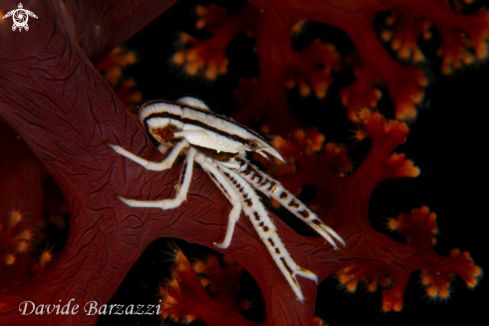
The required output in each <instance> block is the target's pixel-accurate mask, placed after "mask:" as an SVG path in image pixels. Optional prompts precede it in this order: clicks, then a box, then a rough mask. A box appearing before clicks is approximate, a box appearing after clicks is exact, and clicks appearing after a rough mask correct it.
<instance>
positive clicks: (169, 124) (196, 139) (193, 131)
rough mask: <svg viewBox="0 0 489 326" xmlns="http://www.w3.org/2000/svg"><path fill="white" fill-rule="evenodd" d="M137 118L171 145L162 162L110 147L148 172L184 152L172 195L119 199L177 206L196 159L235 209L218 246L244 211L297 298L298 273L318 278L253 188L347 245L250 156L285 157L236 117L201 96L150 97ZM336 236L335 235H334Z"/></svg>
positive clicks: (163, 167) (168, 164)
mask: <svg viewBox="0 0 489 326" xmlns="http://www.w3.org/2000/svg"><path fill="white" fill-rule="evenodd" d="M139 119H140V121H141V123H142V125H143V126H144V127H145V128H146V129H147V130H148V132H149V133H150V134H151V135H152V136H153V137H154V138H155V139H156V140H157V141H158V142H160V144H162V145H163V146H165V147H169V148H171V150H170V151H169V153H168V154H167V156H166V158H165V159H164V160H163V161H162V162H158V163H156V162H150V161H147V160H145V159H143V158H141V157H139V156H136V155H134V154H132V153H130V152H128V151H127V150H125V149H123V148H122V147H120V146H116V145H110V146H111V147H112V148H113V149H114V150H115V151H116V152H117V153H118V154H120V155H122V156H124V157H126V158H128V159H130V160H132V161H134V162H136V163H138V164H140V165H142V166H143V167H144V168H145V169H147V170H153V171H163V170H166V169H170V168H171V167H172V166H173V163H174V162H175V160H176V159H177V157H178V156H179V155H180V154H184V155H185V156H186V158H185V161H184V163H183V168H182V172H181V176H180V180H179V184H178V186H177V189H178V190H177V193H176V196H175V198H174V199H163V200H155V201H141V200H135V199H126V198H123V197H119V199H120V200H121V201H123V202H124V203H126V204H127V205H128V206H130V207H155V208H161V209H163V210H166V209H173V208H176V207H179V206H180V205H181V204H182V203H183V202H184V201H185V200H186V198H187V193H188V189H189V186H190V181H191V179H192V172H193V168H194V162H197V163H198V164H199V165H200V166H201V167H202V169H204V171H205V172H207V174H208V175H209V177H210V178H211V179H212V181H214V183H215V184H216V186H217V187H218V188H219V189H220V190H221V191H222V193H223V194H224V195H225V196H226V198H227V199H228V201H229V202H230V203H231V205H232V206H233V208H232V209H231V212H230V214H229V222H228V227H227V231H226V235H225V237H224V239H223V241H222V242H221V243H214V245H215V246H216V247H219V248H227V247H228V246H229V244H230V243H231V240H232V236H233V232H234V227H235V225H236V222H237V221H238V219H239V216H240V214H241V211H243V212H244V213H245V215H246V216H248V217H249V219H250V221H251V223H252V224H253V227H254V228H255V230H256V232H257V233H258V235H259V236H260V239H261V240H262V241H263V243H264V244H265V246H266V247H267V249H268V251H269V253H270V255H271V256H272V258H273V260H274V261H275V262H276V264H277V266H278V268H279V269H280V271H281V272H282V274H283V275H284V276H285V278H286V279H287V282H288V283H289V284H290V286H291V288H292V290H293V291H294V293H295V294H296V295H297V297H298V298H299V300H301V301H303V300H304V297H303V295H302V291H301V289H300V286H299V283H298V282H297V279H296V276H297V275H300V276H302V277H305V278H308V279H310V280H313V281H316V282H317V276H316V275H315V274H314V273H313V272H311V271H309V270H307V269H304V268H302V267H300V266H299V265H297V264H296V263H295V261H294V260H293V259H292V257H291V256H290V254H289V252H288V251H287V249H286V248H285V245H284V244H283V242H282V240H281V239H280V237H279V235H278V234H277V229H276V227H275V225H274V224H273V221H272V220H271V219H270V217H269V216H268V212H267V211H266V209H265V206H264V205H263V203H262V202H261V201H260V197H259V196H258V195H257V194H256V192H255V190H259V191H261V192H262V193H263V194H265V195H266V196H268V197H272V198H273V199H275V200H276V201H278V202H279V203H280V204H281V205H282V206H284V207H285V208H287V209H288V210H289V211H290V212H292V213H293V214H294V215H295V216H297V217H298V218H299V219H301V220H302V221H304V222H305V223H306V224H307V225H309V226H310V227H311V228H313V229H314V230H315V231H316V232H318V233H319V234H320V235H321V236H322V237H323V238H324V239H326V240H327V241H328V242H329V243H330V244H331V245H332V246H333V247H334V248H335V249H338V246H337V245H336V242H335V241H334V239H336V240H337V241H339V242H340V243H341V244H343V246H344V245H345V242H344V241H343V239H342V238H341V237H340V236H339V235H338V234H337V233H336V232H335V231H334V230H333V229H331V228H330V227H329V226H328V225H326V224H325V223H324V222H322V221H321V220H320V219H319V218H318V217H317V216H316V214H314V213H313V212H312V211H311V210H310V209H309V208H308V207H307V206H306V205H305V204H303V203H302V202H301V201H300V200H299V199H297V198H296V197H295V196H293V195H292V194H291V193H290V192H288V191H287V190H286V189H284V187H283V186H282V185H281V184H280V182H278V181H277V180H274V179H273V178H271V177H270V176H268V175H266V174H265V173H264V172H262V171H260V170H259V169H258V168H257V167H255V166H254V165H252V164H251V163H250V162H249V161H248V160H247V159H246V155H245V154H246V152H247V151H255V152H257V153H259V154H260V155H262V156H264V157H265V158H268V155H270V156H273V157H275V158H276V159H278V160H280V161H282V162H283V161H284V160H283V158H282V156H281V155H280V154H279V153H278V152H277V151H276V150H275V149H274V148H273V147H271V146H270V145H269V144H268V143H267V142H266V141H265V139H263V138H262V137H261V136H260V135H258V134H256V133H255V132H253V131H251V130H249V129H248V128H246V127H244V126H241V125H239V124H238V123H236V122H235V121H233V120H231V119H228V118H226V117H224V116H221V115H218V114H215V113H213V112H211V111H210V109H209V108H208V107H207V106H206V105H205V104H204V103H203V102H202V101H200V100H199V99H196V98H194V97H188V96H187V97H183V98H180V99H178V100H177V101H175V102H169V101H163V100H160V101H150V102H147V103H145V104H144V105H143V106H142V107H141V109H140V111H139ZM333 238H334V239H333Z"/></svg>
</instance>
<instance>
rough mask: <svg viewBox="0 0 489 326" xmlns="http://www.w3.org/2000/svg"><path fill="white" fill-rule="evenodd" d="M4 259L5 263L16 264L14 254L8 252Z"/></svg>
mask: <svg viewBox="0 0 489 326" xmlns="http://www.w3.org/2000/svg"><path fill="white" fill-rule="evenodd" d="M3 261H4V263H5V265H9V266H12V265H13V264H15V256H14V255H12V254H6V255H5V256H4V257H3Z"/></svg>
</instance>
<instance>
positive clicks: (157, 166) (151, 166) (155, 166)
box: [109, 139, 189, 171]
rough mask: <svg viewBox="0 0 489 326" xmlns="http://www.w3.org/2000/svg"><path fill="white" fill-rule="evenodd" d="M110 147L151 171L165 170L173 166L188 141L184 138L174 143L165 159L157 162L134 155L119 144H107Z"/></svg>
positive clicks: (187, 144)
mask: <svg viewBox="0 0 489 326" xmlns="http://www.w3.org/2000/svg"><path fill="white" fill-rule="evenodd" d="M109 146H110V147H112V149H113V150H114V151H115V152H116V153H118V154H120V155H122V156H125V157H127V158H128V159H130V160H131V161H134V162H136V163H138V164H141V165H142V166H143V167H144V168H145V169H146V170H151V171H164V170H167V169H169V168H171V167H172V166H173V163H175V160H176V159H177V157H178V154H180V152H181V151H182V150H183V149H184V148H186V147H188V146H189V143H188V141H186V140H185V139H183V140H182V141H180V142H179V143H177V144H176V145H175V147H173V148H172V150H171V152H170V153H169V154H168V155H167V157H165V159H164V160H163V161H161V162H159V163H157V162H150V161H148V160H145V159H144V158H141V157H139V156H137V155H134V154H133V153H131V152H129V151H127V150H125V149H124V148H122V147H120V146H117V145H111V144H109Z"/></svg>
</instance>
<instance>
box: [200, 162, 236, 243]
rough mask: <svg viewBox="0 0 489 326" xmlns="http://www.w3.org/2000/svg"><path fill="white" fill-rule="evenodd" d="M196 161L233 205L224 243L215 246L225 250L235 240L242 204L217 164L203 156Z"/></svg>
mask: <svg viewBox="0 0 489 326" xmlns="http://www.w3.org/2000/svg"><path fill="white" fill-rule="evenodd" d="M195 161H196V162H197V163H199V164H200V166H201V167H202V168H203V169H204V171H205V172H207V174H208V175H209V177H210V178H211V179H212V181H214V183H215V184H216V186H217V187H218V188H219V189H220V190H221V192H222V193H223V194H224V195H225V196H226V198H227V199H228V201H229V202H230V203H231V205H233V209H232V210H231V212H230V213H229V222H228V227H227V230H226V235H225V236H224V240H223V242H222V243H217V242H214V246H216V247H218V248H221V249H225V248H227V247H229V244H230V243H231V239H232V238H233V233H234V227H235V225H236V222H238V220H239V215H240V214H241V202H240V200H239V197H238V195H237V194H236V192H235V191H234V189H233V188H232V187H231V185H230V184H229V182H228V181H227V180H226V179H225V177H224V176H223V175H222V174H221V172H219V170H217V168H216V167H215V163H213V162H212V161H211V160H210V159H208V158H206V157H204V156H203V155H201V154H198V155H197V156H196V157H195Z"/></svg>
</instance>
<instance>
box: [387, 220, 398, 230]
mask: <svg viewBox="0 0 489 326" xmlns="http://www.w3.org/2000/svg"><path fill="white" fill-rule="evenodd" d="M399 225H400V223H399V221H398V220H397V219H395V218H390V219H389V221H388V222H387V227H388V228H389V230H391V231H394V230H397V229H398V228H399Z"/></svg>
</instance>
